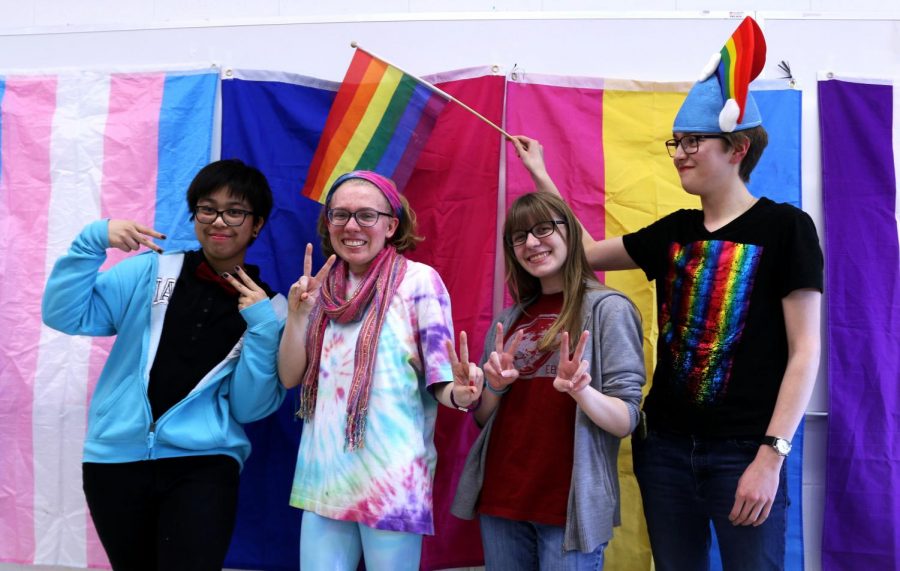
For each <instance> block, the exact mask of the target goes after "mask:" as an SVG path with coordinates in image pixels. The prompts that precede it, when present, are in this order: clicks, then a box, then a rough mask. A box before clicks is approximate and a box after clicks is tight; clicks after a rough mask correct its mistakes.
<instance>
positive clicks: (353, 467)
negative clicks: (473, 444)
mask: <svg viewBox="0 0 900 571" xmlns="http://www.w3.org/2000/svg"><path fill="white" fill-rule="evenodd" d="M415 232H416V220H415V214H414V213H413V211H412V209H410V207H409V205H408V203H407V202H406V200H405V199H404V198H403V197H402V196H400V194H399V193H398V192H397V189H396V187H395V186H394V183H393V182H392V181H390V180H389V179H387V178H385V177H383V176H381V175H378V174H376V173H374V172H369V171H354V172H351V173H347V174H345V175H343V176H341V177H339V178H338V179H337V180H336V181H335V183H334V184H333V185H332V187H331V189H330V191H329V193H328V195H327V198H326V201H325V207H324V209H323V212H322V216H321V217H320V220H319V233H320V234H321V236H322V243H323V249H324V251H325V252H326V254H331V257H330V258H329V259H328V261H327V262H326V264H325V266H324V267H323V268H322V269H321V270H320V271H319V272H318V274H316V275H315V276H313V275H312V267H311V266H312V257H311V256H312V247H311V246H307V251H306V260H305V263H304V274H303V276H301V277H300V279H299V280H298V281H297V283H295V284H294V285H293V286H292V287H291V291H290V294H289V297H288V301H289V310H290V311H289V316H288V320H287V323H286V325H285V332H284V336H283V338H282V341H281V347H280V350H279V357H278V372H279V376H280V377H281V379H282V383H284V385H285V386H286V387H288V388H290V387H293V386H296V385H298V384H299V385H300V410H299V411H298V415H299V416H301V417H302V418H303V419H304V421H305V422H304V425H303V434H302V436H301V440H300V449H299V452H298V454H297V469H296V472H295V475H294V484H293V488H292V489H291V499H290V503H291V505H292V506H294V507H297V508H300V509H302V510H304V514H303V521H302V526H301V532H300V563H301V568H303V569H304V570H305V571H310V570H315V569H347V570H354V569H356V567H357V565H358V562H359V559H360V557H361V556H364V557H365V562H366V567H367V568H368V569H390V570H398V569H410V570H415V569H418V568H419V559H420V555H421V546H422V535H423V534H432V533H434V523H433V518H432V482H433V479H434V470H435V464H436V461H437V454H436V451H435V447H434V441H433V437H434V424H435V419H436V417H437V403H438V402H440V403H442V404H444V405H446V406H449V407H452V408H458V409H462V410H467V409H468V408H470V407H471V408H475V407H477V405H478V403H479V402H480V395H481V386H482V373H481V370H480V369H478V368H477V367H476V366H475V365H474V363H469V362H468V349H467V348H466V347H465V346H464V345H465V343H464V342H463V341H461V344H462V345H463V346H462V347H461V358H462V363H460V362H459V361H458V360H457V359H456V354H455V351H454V350H453V324H452V320H451V313H450V297H449V295H448V293H447V290H446V288H445V287H444V284H443V282H442V281H441V278H440V276H439V275H438V274H437V272H436V271H435V270H434V269H433V268H431V267H429V266H427V265H425V264H421V263H417V262H413V261H411V260H407V259H406V258H405V257H404V256H403V255H402V253H403V252H405V251H407V250H410V249H412V248H413V247H415V244H416V242H417V241H419V240H421V238H419V237H418V236H416V233H415ZM335 260H337V261H336V263H335ZM463 336H464V334H463V335H461V339H462V338H463Z"/></svg>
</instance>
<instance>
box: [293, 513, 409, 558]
mask: <svg viewBox="0 0 900 571" xmlns="http://www.w3.org/2000/svg"><path fill="white" fill-rule="evenodd" d="M360 556H364V557H365V561H366V569H368V570H369V571H404V570H405V571H419V559H421V556H422V536H421V535H419V534H417V533H406V532H402V531H385V530H382V529H375V528H372V527H369V526H367V525H364V524H361V523H357V522H355V521H341V520H336V519H331V518H327V517H322V516H320V515H318V514H316V513H313V512H308V511H304V512H303V519H302V520H301V522H300V569H301V570H302V571H356V568H357V567H358V566H359V559H360Z"/></svg>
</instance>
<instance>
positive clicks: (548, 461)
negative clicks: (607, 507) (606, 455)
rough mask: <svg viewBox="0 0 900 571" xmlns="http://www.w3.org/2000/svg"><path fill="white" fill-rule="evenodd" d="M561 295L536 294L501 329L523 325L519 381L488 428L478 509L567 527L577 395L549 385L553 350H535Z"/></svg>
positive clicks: (555, 358)
mask: <svg viewBox="0 0 900 571" xmlns="http://www.w3.org/2000/svg"><path fill="white" fill-rule="evenodd" d="M562 301H563V296H562V293H558V294H550V295H544V296H541V297H540V298H538V300H537V301H535V303H533V304H532V305H530V306H529V307H528V308H527V309H526V310H525V312H524V313H523V314H522V315H521V317H520V318H519V320H518V321H517V322H516V323H515V325H514V326H513V327H512V328H511V330H510V331H508V332H507V335H506V339H505V340H504V341H506V342H508V340H509V339H510V338H511V337H512V335H514V334H515V332H516V331H518V330H520V329H521V330H522V332H523V336H522V342H521V343H520V344H519V347H518V349H517V351H516V355H515V366H516V368H517V369H518V370H519V378H518V379H517V380H516V382H514V383H513V384H512V385H510V390H509V392H508V393H506V394H505V395H503V398H502V399H501V401H500V405H499V408H498V410H497V413H496V414H497V418H496V419H494V425H493V428H492V429H491V440H490V444H489V445H488V451H487V463H486V467H485V475H484V485H483V487H482V489H481V497H480V499H479V505H478V511H479V512H480V513H483V514H487V515H492V516H496V517H503V518H507V519H514V520H519V521H534V522H538V523H543V524H549V525H565V523H566V507H567V504H568V497H569V484H570V482H571V479H572V458H573V446H574V444H573V439H574V437H575V408H576V404H575V400H574V399H572V397H571V396H569V395H568V394H565V393H561V392H559V391H557V390H556V389H554V388H553V379H554V378H555V377H556V367H557V365H558V363H559V352H558V351H552V352H547V351H538V349H537V347H538V344H539V343H540V340H541V339H542V338H543V336H544V333H545V332H546V331H547V330H548V329H549V328H550V327H551V326H552V325H553V322H554V321H555V320H556V319H557V318H558V317H559V312H560V309H561V308H562Z"/></svg>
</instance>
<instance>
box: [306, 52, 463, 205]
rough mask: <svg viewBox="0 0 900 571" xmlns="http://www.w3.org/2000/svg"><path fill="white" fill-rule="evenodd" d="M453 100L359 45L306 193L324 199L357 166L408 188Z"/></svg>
mask: <svg viewBox="0 0 900 571" xmlns="http://www.w3.org/2000/svg"><path fill="white" fill-rule="evenodd" d="M447 101H448V100H447V99H446V98H445V97H444V96H443V95H441V94H439V93H438V92H436V91H434V90H433V89H430V88H429V87H426V86H425V85H424V84H423V83H422V82H420V81H419V80H418V79H416V78H414V77H413V76H411V75H408V74H406V73H404V72H403V71H401V70H399V69H397V68H396V67H394V66H393V65H391V64H389V63H387V62H385V61H383V60H381V59H378V58H376V57H375V56H373V55H372V54H370V53H368V52H365V51H363V50H361V49H359V48H357V49H356V53H355V54H354V55H353V60H352V61H351V62H350V67H349V68H348V69H347V74H346V75H345V76H344V81H343V83H341V87H340V89H339V90H338V92H337V95H336V97H335V100H334V104H333V105H332V107H331V111H330V113H329V114H328V119H327V120H326V122H325V130H324V131H323V132H322V138H321V139H320V142H319V146H318V148H317V149H316V153H315V155H314V156H313V160H312V164H311V165H310V167H309V174H308V175H307V177H306V183H305V184H304V186H303V196H306V197H308V198H311V199H313V200H317V201H319V202H321V203H324V202H325V195H326V193H327V192H328V189H329V188H330V187H331V184H332V183H333V182H334V181H335V180H336V179H337V177H339V176H340V175H342V174H344V173H346V172H350V171H353V170H371V171H375V172H378V173H380V174H382V175H384V176H386V177H388V178H390V179H392V180H393V181H394V183H396V185H397V188H399V189H400V190H401V191H402V190H403V188H404V187H405V186H406V182H407V181H408V180H409V177H410V175H411V174H412V171H413V167H415V165H416V161H417V160H418V159H419V154H420V153H421V152H422V149H423V148H424V146H425V142H426V141H427V140H428V136H429V135H430V134H431V130H432V129H433V128H434V124H435V121H436V120H437V117H438V115H440V113H441V111H442V110H443V108H444V105H446V103H447Z"/></svg>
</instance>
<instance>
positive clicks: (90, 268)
mask: <svg viewBox="0 0 900 571" xmlns="http://www.w3.org/2000/svg"><path fill="white" fill-rule="evenodd" d="M151 238H165V236H163V235H162V234H160V233H159V232H157V231H155V230H153V229H152V228H149V227H146V226H143V225H141V224H138V223H136V222H132V221H130V220H98V221H97V222H93V223H91V224H89V225H88V226H87V227H85V229H84V230H82V231H81V233H80V234H79V235H78V236H77V237H76V238H75V240H74V241H73V242H72V245H71V246H70V247H69V250H68V251H67V252H66V254H65V255H64V256H62V257H61V258H60V259H59V260H57V261H56V264H55V265H54V266H53V271H52V272H51V273H50V277H49V279H48V280H47V286H46V287H45V288H44V296H43V300H42V304H41V317H42V319H43V321H44V323H45V324H46V325H47V326H48V327H52V328H53V329H56V330H58V331H62V332H63V333H68V334H70V335H97V336H101V335H115V333H116V327H117V322H118V319H119V317H120V314H121V311H122V308H124V307H125V306H126V305H127V301H126V300H127V299H130V298H131V296H133V295H134V293H135V287H136V285H135V281H134V278H135V275H136V272H138V270H137V266H140V264H141V262H134V261H133V259H129V260H125V261H123V262H122V263H120V264H117V265H116V266H115V267H113V268H112V269H110V270H109V271H106V272H102V273H101V272H100V267H101V266H102V265H103V263H104V262H105V261H106V250H107V248H118V249H120V250H123V251H125V252H131V251H135V250H138V249H140V247H141V246H146V247H148V248H150V249H151V250H153V251H155V252H158V253H161V252H162V249H161V248H160V247H159V246H157V245H156V244H154V243H153V242H152V240H151ZM126 267H127V268H128V269H125V268H126Z"/></svg>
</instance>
